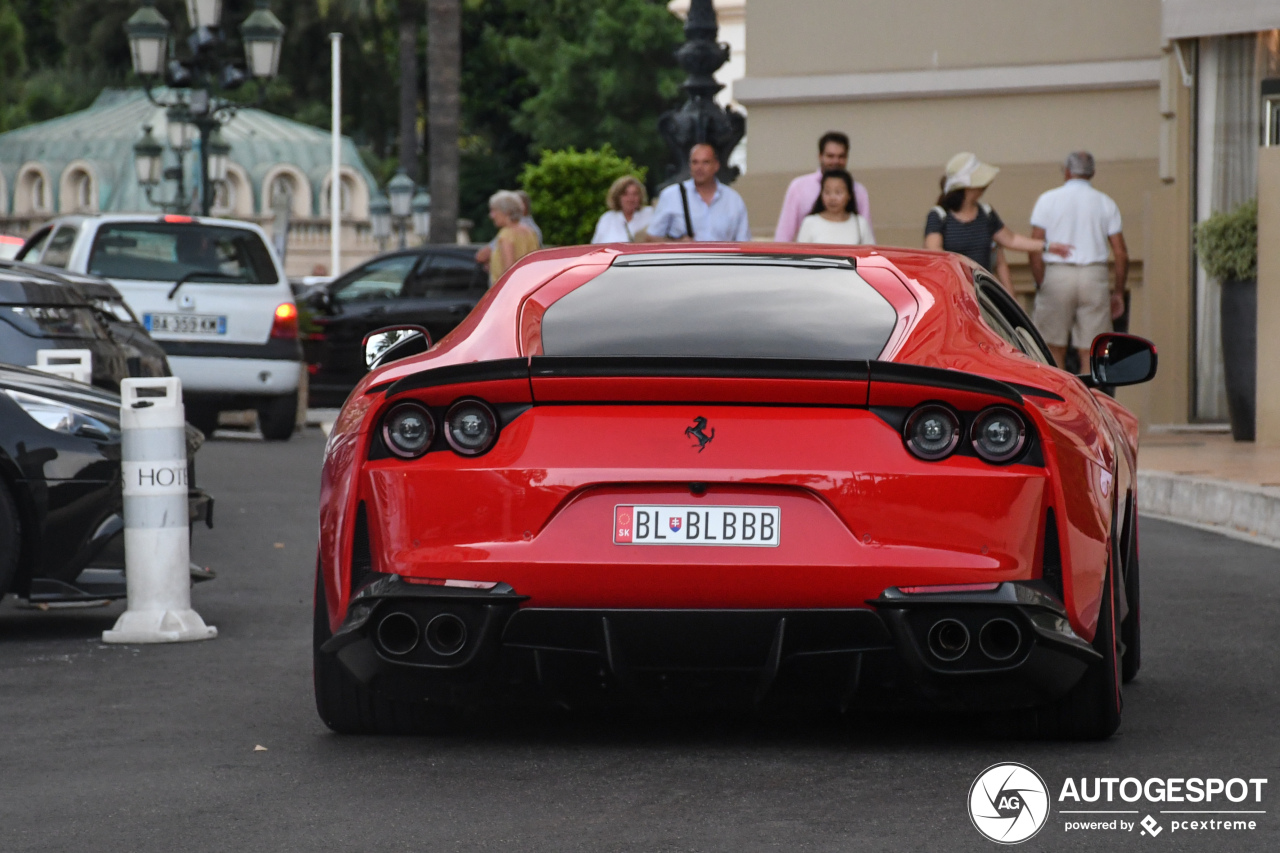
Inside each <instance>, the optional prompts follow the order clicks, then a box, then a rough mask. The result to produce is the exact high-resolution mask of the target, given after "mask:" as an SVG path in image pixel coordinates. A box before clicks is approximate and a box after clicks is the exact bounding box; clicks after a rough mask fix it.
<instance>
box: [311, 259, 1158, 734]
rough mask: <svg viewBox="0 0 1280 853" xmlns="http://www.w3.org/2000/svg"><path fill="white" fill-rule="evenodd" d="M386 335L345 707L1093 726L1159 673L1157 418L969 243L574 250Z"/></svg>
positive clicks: (345, 552)
mask: <svg viewBox="0 0 1280 853" xmlns="http://www.w3.org/2000/svg"><path fill="white" fill-rule="evenodd" d="M429 346H430V342H429V341H427V340H425V338H424V334H423V333H422V332H421V330H414V329H413V328H411V327H410V328H397V329H394V330H389V331H387V332H380V333H375V334H374V335H372V336H370V340H369V341H368V348H369V352H370V358H371V362H372V363H373V368H372V370H371V372H370V373H369V374H368V375H367V376H366V377H365V379H364V380H363V382H361V384H360V385H359V386H358V387H357V388H356V389H355V391H354V392H353V393H352V394H351V396H350V398H349V399H348V400H347V402H346V405H345V406H344V407H343V409H342V413H341V415H340V417H339V418H338V420H337V423H336V424H335V425H334V428H333V432H332V434H331V436H330V439H329V444H328V448H327V450H326V454H325V463H324V477H323V486H322V494H321V503H320V529H321V534H320V548H319V556H318V565H317V575H316V605H315V688H316V702H317V706H318V709H319V712H320V716H321V718H322V719H323V720H324V722H325V723H326V724H327V725H328V726H329V727H330V728H332V729H334V730H336V731H340V732H387V733H390V732H403V731H418V730H421V729H422V728H423V727H424V726H429V725H431V724H432V721H433V720H436V719H438V714H439V712H441V711H445V710H449V709H456V708H459V707H469V706H472V705H474V704H475V703H479V702H484V701H492V700H498V699H511V698H512V697H517V696H531V697H542V698H546V699H551V700H554V701H557V702H561V703H569V704H574V703H587V702H593V701H610V700H616V701H622V702H626V703H645V702H661V701H663V700H678V701H681V702H687V701H709V702H716V703H737V702H742V703H747V704H748V705H749V704H751V703H756V704H761V703H774V702H781V701H787V700H793V699H800V700H804V701H806V702H810V703H812V702H829V703H831V704H832V705H834V706H837V707H849V706H854V705H859V704H863V703H870V702H875V701H880V700H884V701H893V702H908V703H919V702H922V701H923V702H926V703H932V704H934V705H938V706H942V707H948V708H956V709H962V710H971V711H979V710H981V711H992V710H999V711H1009V712H1012V715H1013V718H1014V719H1016V720H1018V721H1019V724H1020V725H1022V726H1025V727H1029V728H1031V729H1033V730H1035V731H1037V732H1039V733H1040V734H1041V735H1044V736H1050V737H1066V738H1103V737H1107V736H1108V735H1110V734H1111V733H1112V732H1113V731H1115V729H1116V727H1117V726H1118V725H1119V722H1120V713H1121V706H1122V698H1121V685H1122V683H1123V682H1124V681H1127V680H1128V679H1130V678H1132V677H1133V676H1134V674H1136V672H1137V670H1138V663H1139V653H1140V647H1139V640H1140V637H1139V606H1138V511H1137V500H1136V493H1135V488H1136V478H1135V471H1136V452H1137V441H1138V424H1137V420H1136V419H1135V418H1134V416H1133V415H1132V414H1130V413H1129V412H1128V411H1126V410H1125V409H1124V408H1122V407H1121V406H1120V405H1119V404H1117V403H1116V402H1115V401H1114V400H1113V399H1112V398H1111V397H1109V396H1107V395H1106V394H1105V393H1103V392H1102V390H1100V389H1102V388H1104V387H1105V386H1116V385H1126V384H1132V383H1136V382H1143V381H1146V380H1148V379H1150V378H1151V377H1152V376H1153V375H1154V373H1155V369H1156V353H1155V349H1154V347H1153V346H1152V345H1151V344H1150V343H1149V342H1147V341H1145V340H1143V339H1141V338H1136V337H1132V336H1128V335H1120V334H1108V335H1102V336H1100V337H1099V338H1098V339H1097V340H1095V341H1094V342H1093V347H1092V358H1091V365H1090V367H1091V373H1090V375H1088V376H1083V377H1077V376H1072V375H1070V374H1067V373H1065V372H1063V371H1061V370H1058V369H1056V368H1054V367H1051V366H1050V361H1049V357H1048V355H1047V348H1046V347H1045V345H1044V342H1043V341H1042V340H1041V338H1040V336H1039V334H1038V333H1037V332H1036V329H1035V327H1034V326H1032V324H1031V322H1030V321H1029V320H1028V319H1027V316H1026V315H1025V314H1024V313H1023V312H1022V310H1021V309H1020V308H1019V307H1018V305H1017V303H1016V302H1015V301H1014V300H1013V299H1011V298H1009V297H1008V296H1007V295H1006V294H1005V292H1004V291H1003V290H1002V289H1001V288H1000V286H999V285H998V284H997V283H996V282H995V281H994V280H993V279H992V278H990V277H989V275H988V274H987V273H986V272H985V271H983V270H981V269H979V268H976V267H974V266H972V265H970V264H968V262H966V261H964V260H962V259H960V258H959V257H958V256H955V255H949V254H944V253H938V252H926V251H911V250H897V249H880V248H869V247H849V248H844V247H829V246H822V247H812V248H810V247H799V246H795V245H768V244H764V245H761V244H742V245H738V244H734V245H716V244H697V245H680V246H667V245H662V246H654V245H649V246H643V245H642V246H633V247H630V246H628V247H621V246H608V247H585V246H584V247H575V248H569V249H560V250H553V251H544V252H538V253H536V254H534V255H530V256H529V257H527V258H525V259H524V260H522V261H521V262H520V263H519V264H517V265H516V266H515V267H514V268H513V269H512V270H511V271H510V272H509V273H508V274H507V275H506V276H505V277H504V278H503V280H501V281H500V282H499V283H498V284H497V286H495V287H494V288H493V289H492V290H490V291H489V292H488V294H487V295H486V296H485V297H484V299H483V300H482V301H481V302H480V303H479V305H477V306H476V309H475V310H474V311H473V312H472V313H471V314H470V316H469V317H467V319H466V320H465V321H464V322H463V323H462V324H461V325H460V326H458V327H457V329H455V330H454V331H453V332H452V333H450V334H449V335H448V336H447V337H445V338H444V339H443V340H441V341H440V342H439V343H438V344H437V345H435V346H434V347H430V349H428V347H429Z"/></svg>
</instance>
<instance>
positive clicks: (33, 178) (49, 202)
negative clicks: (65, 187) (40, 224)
mask: <svg viewBox="0 0 1280 853" xmlns="http://www.w3.org/2000/svg"><path fill="white" fill-rule="evenodd" d="M51 189H52V188H51V187H50V185H49V176H48V175H47V174H46V173H45V171H44V167H42V166H39V165H36V164H28V165H26V166H23V167H22V168H21V169H20V170H19V171H18V182H17V185H16V186H15V189H14V196H13V212H14V213H15V214H18V215H19V216H22V215H35V216H44V215H47V214H50V213H52V212H53V199H52V198H51V196H52V192H51Z"/></svg>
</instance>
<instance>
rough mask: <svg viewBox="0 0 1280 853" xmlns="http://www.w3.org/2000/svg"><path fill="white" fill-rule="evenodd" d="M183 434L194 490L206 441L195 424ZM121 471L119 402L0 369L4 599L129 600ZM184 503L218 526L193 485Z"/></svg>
mask: <svg viewBox="0 0 1280 853" xmlns="http://www.w3.org/2000/svg"><path fill="white" fill-rule="evenodd" d="M186 437H187V460H188V461H187V465H188V482H190V483H194V482H195V461H194V460H195V453H196V451H197V450H198V449H199V447H200V445H201V444H202V443H203V441H204V437H203V436H202V435H201V434H200V432H199V431H198V430H197V429H195V428H194V427H191V426H188V427H187V430H186ZM120 469H121V465H120V397H119V396H118V395H116V394H112V393H110V392H107V391H101V390H99V389H97V388H94V387H92V386H89V385H85V384H83V383H81V382H72V381H70V380H66V379H61V378H59V377H57V376H50V375H49V374H46V373H40V372H37V371H34V370H26V369H24V368H18V367H9V366H7V365H0V597H3V595H4V594H5V593H7V592H13V593H17V594H18V595H19V596H20V597H22V598H26V599H27V600H29V601H32V602H50V601H76V600H89V599H104V598H123V597H124V596H125V592H126V590H125V578H124V569H125V564H124V515H123V512H124V497H123V493H122V487H121V478H120ZM187 504H188V511H189V514H190V519H191V523H192V524H194V523H195V522H197V521H205V522H206V523H207V524H209V525H210V526H212V519H213V500H212V498H210V497H209V496H208V495H207V494H205V493H204V492H203V491H201V490H200V489H198V488H196V487H194V486H192V487H190V490H189V492H188V497H187ZM191 574H192V578H193V579H195V580H207V579H208V578H210V577H212V576H213V575H212V573H211V572H208V571H205V570H201V569H198V568H195V567H193V568H192V571H191Z"/></svg>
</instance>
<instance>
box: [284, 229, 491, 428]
mask: <svg viewBox="0 0 1280 853" xmlns="http://www.w3.org/2000/svg"><path fill="white" fill-rule="evenodd" d="M477 248H478V247H476V246H421V247H419V248H416V249H408V250H405V251H400V252H391V253H389V254H385V255H380V256H379V257H376V258H374V259H373V260H371V261H368V262H367V263H364V264H362V265H360V266H358V267H356V268H355V269H353V270H351V271H350V272H348V273H347V274H346V275H343V276H341V277H339V278H337V279H335V280H334V281H332V282H330V283H329V284H325V285H320V286H318V287H316V288H314V289H312V290H310V291H308V292H307V293H306V295H305V296H303V297H302V306H303V311H304V314H303V317H302V321H303V323H302V331H303V342H302V350H303V354H304V356H305V358H306V360H307V369H308V370H309V371H310V374H311V375H310V378H309V385H308V394H309V399H310V402H311V404H312V405H314V406H340V405H342V403H343V401H344V400H346V398H347V394H349V393H350V392H351V389H352V388H354V387H355V385H356V383H357V382H359V381H360V380H361V379H362V378H363V377H364V375H365V373H366V369H365V363H364V351H363V350H362V349H361V348H360V343H361V341H362V340H363V339H364V336H365V335H366V334H368V333H369V332H372V331H374V330H375V329H380V328H382V327H384V326H400V325H417V326H424V327H426V329H427V331H428V332H430V333H431V340H432V341H438V340H440V338H442V337H444V336H445V335H446V334H448V333H449V332H450V331H451V330H452V329H453V327H454V326H456V325H458V324H459V323H460V322H462V318H464V317H466V316H467V314H469V313H470V312H471V309H472V308H473V307H475V304H476V303H477V302H478V301H480V297H482V296H484V293H485V291H486V290H487V289H488V287H489V274H488V273H487V272H486V271H485V269H484V268H483V267H482V266H480V265H479V264H477V263H476V261H475V253H476V249H477Z"/></svg>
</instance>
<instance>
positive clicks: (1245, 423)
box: [1196, 199, 1258, 441]
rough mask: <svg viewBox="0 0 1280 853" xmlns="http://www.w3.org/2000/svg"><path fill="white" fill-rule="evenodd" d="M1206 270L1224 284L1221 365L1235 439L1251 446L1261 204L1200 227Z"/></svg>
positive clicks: (1214, 218)
mask: <svg viewBox="0 0 1280 853" xmlns="http://www.w3.org/2000/svg"><path fill="white" fill-rule="evenodd" d="M1196 253H1197V254H1198V255H1199V257H1200V265H1201V266H1203V267H1204V271H1205V272H1206V273H1208V274H1209V275H1210V276H1212V277H1213V278H1216V279H1217V280H1218V281H1219V282H1221V284H1222V297H1221V314H1222V319H1221V327H1222V360H1223V368H1224V370H1225V372H1226V379H1227V410H1228V412H1229V413H1230V415H1231V436H1232V438H1234V439H1235V440H1236V441H1253V436H1254V423H1255V412H1256V407H1257V396H1258V388H1257V375H1258V201H1257V199H1251V200H1250V201H1246V202H1245V203H1244V204H1242V205H1240V206H1239V207H1237V208H1236V209H1235V210H1231V211H1227V212H1223V213H1215V214H1213V215H1212V216H1210V217H1209V218H1208V219H1206V220H1205V221H1204V222H1201V223H1200V224H1199V225H1197V226H1196Z"/></svg>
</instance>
